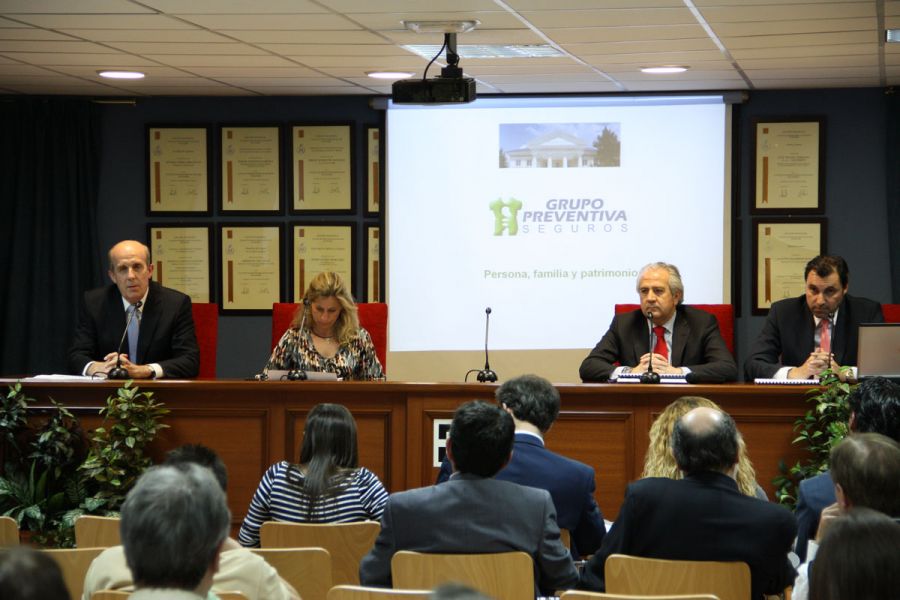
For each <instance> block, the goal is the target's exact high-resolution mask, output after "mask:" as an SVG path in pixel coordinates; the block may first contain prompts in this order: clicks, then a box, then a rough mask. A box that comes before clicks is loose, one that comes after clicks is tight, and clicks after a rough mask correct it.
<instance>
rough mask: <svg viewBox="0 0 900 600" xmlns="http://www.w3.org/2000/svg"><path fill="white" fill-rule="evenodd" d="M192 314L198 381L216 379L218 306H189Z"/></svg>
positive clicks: (195, 304)
mask: <svg viewBox="0 0 900 600" xmlns="http://www.w3.org/2000/svg"><path fill="white" fill-rule="evenodd" d="M191 309H192V311H193V313H194V331H195V332H196V333H197V345H198V346H199V347H200V375H199V377H200V379H215V378H216V349H217V344H218V343H219V305H218V304H215V303H212V304H202V303H201V304H198V303H196V302H194V303H193V304H192V305H191Z"/></svg>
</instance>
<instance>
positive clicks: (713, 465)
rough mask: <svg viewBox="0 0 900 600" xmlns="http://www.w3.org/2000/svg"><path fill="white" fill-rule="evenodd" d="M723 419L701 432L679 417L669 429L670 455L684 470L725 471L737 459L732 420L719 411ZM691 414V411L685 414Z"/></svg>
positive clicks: (734, 426) (736, 436)
mask: <svg viewBox="0 0 900 600" xmlns="http://www.w3.org/2000/svg"><path fill="white" fill-rule="evenodd" d="M717 412H719V413H720V414H721V415H722V418H721V419H719V420H718V421H716V422H715V424H713V426H712V427H709V428H706V429H704V430H702V431H696V430H695V429H694V428H692V427H689V426H687V425H685V423H684V417H685V416H687V415H684V416H682V417H681V418H679V419H678V420H677V421H675V427H674V428H673V429H672V454H673V455H674V456H675V463H676V464H677V465H678V468H679V469H681V470H682V471H684V472H685V473H698V472H700V471H718V472H724V471H727V470H728V469H731V468H732V467H733V466H734V464H735V463H736V462H737V460H738V432H737V426H736V425H735V424H734V419H732V418H731V416H730V415H729V414H728V413H726V412H722V411H717ZM688 414H690V413H688Z"/></svg>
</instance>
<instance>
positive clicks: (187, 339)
mask: <svg viewBox="0 0 900 600" xmlns="http://www.w3.org/2000/svg"><path fill="white" fill-rule="evenodd" d="M152 274H153V264H152V263H151V262H150V249H149V248H147V246H145V245H143V244H141V243H140V242H135V241H130V240H127V241H123V242H119V243H118V244H116V245H115V246H113V247H112V248H111V249H110V251H109V278H110V279H111V280H112V282H113V285H109V286H106V287H103V288H98V289H95V290H90V291H88V292H85V294H84V298H83V301H82V304H81V312H80V315H79V318H78V326H77V328H76V330H75V338H74V341H73V343H72V347H71V348H70V349H69V371H70V372H71V373H74V374H79V375H93V374H95V373H108V372H109V371H110V369H112V368H114V367H115V366H116V363H117V358H118V356H119V355H118V354H117V352H116V351H117V350H118V348H119V341H120V340H121V339H122V335H123V333H124V332H125V330H126V325H128V324H129V315H130V314H132V313H133V314H134V317H133V318H132V319H131V323H130V325H129V331H128V334H127V336H126V340H125V344H126V345H125V346H124V347H125V349H126V350H125V351H124V352H123V354H122V355H121V364H122V367H124V368H125V369H126V370H127V371H128V377H129V378H130V379H147V378H152V377H157V378H159V377H171V378H186V377H196V376H197V373H198V371H199V369H200V349H199V348H198V346H197V338H196V335H195V333H194V317H193V314H192V312H191V299H190V297H188V296H186V295H185V294H182V293H181V292H178V291H176V290H172V289H169V288H165V287H163V286H161V285H159V284H158V283H156V282H155V281H151V276H152ZM139 302H140V304H138V303H139Z"/></svg>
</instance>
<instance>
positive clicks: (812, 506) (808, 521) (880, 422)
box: [795, 377, 900, 560]
mask: <svg viewBox="0 0 900 600" xmlns="http://www.w3.org/2000/svg"><path fill="white" fill-rule="evenodd" d="M847 402H848V404H849V405H850V422H849V423H848V428H849V429H850V431H851V432H852V433H880V434H881V435H884V436H887V437H889V438H891V439H893V440H894V441H896V442H900V386H898V385H897V384H896V383H893V382H891V381H890V380H888V379H885V378H884V377H872V378H871V379H866V380H865V381H863V382H862V383H860V384H859V385H858V386H856V388H855V389H854V390H853V392H852V393H851V394H850V397H849V398H848V399H847ZM835 501H836V496H835V493H834V482H833V481H832V479H831V473H830V472H829V471H825V472H824V473H821V474H820V475H816V476H815V477H810V478H809V479H804V480H803V481H801V482H800V488H799V492H798V494H797V510H796V513H795V514H796V516H797V549H796V552H797V556H799V557H800V560H806V554H807V552H806V548H807V543H808V541H809V540H810V539H812V538H814V537H816V533H817V530H818V527H819V515H821V514H822V510H823V509H825V508H826V507H827V506H830V505H832V504H834V503H835Z"/></svg>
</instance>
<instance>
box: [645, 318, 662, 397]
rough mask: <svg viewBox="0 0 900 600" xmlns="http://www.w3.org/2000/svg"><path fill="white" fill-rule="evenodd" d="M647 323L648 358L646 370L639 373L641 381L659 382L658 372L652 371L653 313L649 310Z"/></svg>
mask: <svg viewBox="0 0 900 600" xmlns="http://www.w3.org/2000/svg"><path fill="white" fill-rule="evenodd" d="M647 324H648V325H649V328H650V336H649V346H650V360H649V361H648V362H647V372H646V373H643V374H641V383H659V373H654V372H653V313H651V312H650V311H649V310H648V311H647Z"/></svg>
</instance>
